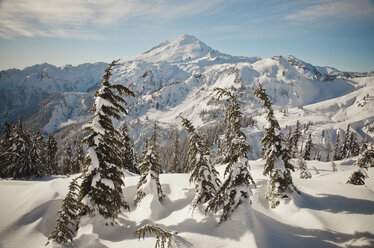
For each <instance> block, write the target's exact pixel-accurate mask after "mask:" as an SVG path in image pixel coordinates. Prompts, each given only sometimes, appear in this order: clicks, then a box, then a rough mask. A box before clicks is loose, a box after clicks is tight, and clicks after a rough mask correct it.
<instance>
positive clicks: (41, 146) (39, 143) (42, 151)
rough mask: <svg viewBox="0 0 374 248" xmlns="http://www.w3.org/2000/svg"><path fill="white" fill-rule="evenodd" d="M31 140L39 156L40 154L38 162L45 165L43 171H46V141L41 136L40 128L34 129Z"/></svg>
mask: <svg viewBox="0 0 374 248" xmlns="http://www.w3.org/2000/svg"><path fill="white" fill-rule="evenodd" d="M32 139H33V142H34V143H35V145H36V147H37V150H38V153H39V156H40V162H41V163H42V165H43V166H44V167H45V171H46V172H47V171H48V169H47V168H46V167H47V166H46V164H47V143H46V140H45V138H44V136H43V133H42V131H41V130H40V129H37V130H35V131H34V134H33V138H32Z"/></svg>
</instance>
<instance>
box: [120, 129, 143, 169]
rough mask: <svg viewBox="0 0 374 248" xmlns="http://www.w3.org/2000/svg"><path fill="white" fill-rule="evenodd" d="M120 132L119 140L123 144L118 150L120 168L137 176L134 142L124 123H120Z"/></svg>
mask: <svg viewBox="0 0 374 248" xmlns="http://www.w3.org/2000/svg"><path fill="white" fill-rule="evenodd" d="M120 130H121V137H120V140H121V142H122V144H123V148H122V149H121V150H120V157H121V160H122V167H123V168H124V169H126V170H128V171H131V172H133V173H136V174H139V170H138V168H137V165H136V157H135V150H134V142H133V141H132V139H131V138H130V133H129V128H128V126H127V125H126V123H125V122H123V123H122V125H121V128H120Z"/></svg>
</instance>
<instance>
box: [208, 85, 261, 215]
mask: <svg viewBox="0 0 374 248" xmlns="http://www.w3.org/2000/svg"><path fill="white" fill-rule="evenodd" d="M214 90H215V91H216V92H217V98H218V100H219V99H221V98H223V97H225V98H226V99H227V101H228V102H229V103H230V104H229V106H228V107H227V109H226V113H225V117H226V121H227V124H228V125H227V127H228V128H229V129H230V133H231V134H232V139H231V140H230V145H229V146H228V151H227V152H228V154H227V157H228V158H229V160H228V163H227V166H226V169H225V180H224V182H223V183H222V185H221V186H220V188H219V190H218V192H217V194H215V195H214V196H213V198H212V199H211V200H210V201H209V203H208V207H207V209H206V211H213V212H217V211H218V209H219V208H220V207H223V213H222V216H221V219H220V222H223V221H226V220H227V218H228V217H229V215H230V214H231V213H232V212H233V211H234V210H235V209H236V208H237V207H238V206H239V205H240V204H241V203H243V201H245V200H247V199H249V197H250V195H251V194H252V191H251V188H250V184H251V183H253V184H254V181H253V178H252V176H251V173H250V171H249V170H250V168H249V163H248V152H249V150H250V146H249V145H248V143H247V140H246V136H245V134H244V133H243V132H242V131H241V130H240V129H241V119H242V113H241V111H240V106H239V104H238V101H237V96H235V95H233V94H232V93H230V92H229V91H227V90H224V89H221V88H215V89H214Z"/></svg>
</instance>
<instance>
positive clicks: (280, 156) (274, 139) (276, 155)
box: [254, 84, 298, 208]
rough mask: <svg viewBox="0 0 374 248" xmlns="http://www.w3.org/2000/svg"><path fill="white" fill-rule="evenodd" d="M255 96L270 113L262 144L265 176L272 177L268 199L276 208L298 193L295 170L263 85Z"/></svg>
mask: <svg viewBox="0 0 374 248" xmlns="http://www.w3.org/2000/svg"><path fill="white" fill-rule="evenodd" d="M254 95H255V96H257V97H258V98H259V99H261V100H262V101H263V102H264V103H263V106H262V108H265V109H267V111H268V115H267V117H266V119H267V121H268V125H267V126H266V127H265V130H264V132H265V136H264V138H263V139H262V140H261V143H262V146H263V150H264V151H265V153H264V155H265V168H264V175H269V176H270V182H269V188H268V190H267V193H266V198H267V199H268V200H269V201H270V203H271V207H272V208H275V207H276V206H277V205H278V204H279V200H280V199H283V198H287V197H289V195H288V193H291V192H293V191H296V192H298V190H297V189H296V187H295V186H294V185H293V182H292V176H291V171H294V168H293V166H292V164H291V163H290V161H289V160H290V155H289V151H288V150H287V148H286V147H285V145H284V144H283V138H282V135H281V132H280V127H279V123H278V121H277V120H276V119H275V116H274V111H273V109H272V107H271V102H270V100H269V97H268V95H267V94H266V92H265V90H264V89H263V88H262V85H261V84H259V85H258V88H257V89H256V90H255V93H254Z"/></svg>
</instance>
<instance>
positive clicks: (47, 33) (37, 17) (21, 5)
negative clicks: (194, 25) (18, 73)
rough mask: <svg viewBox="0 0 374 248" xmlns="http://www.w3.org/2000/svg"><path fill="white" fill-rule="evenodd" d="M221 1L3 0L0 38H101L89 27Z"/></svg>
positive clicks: (182, 13)
mask: <svg viewBox="0 0 374 248" xmlns="http://www.w3.org/2000/svg"><path fill="white" fill-rule="evenodd" d="M222 1H223V0H217V1H205V0H190V1H181V0H178V1H175V0H174V1H173V0H158V1H157V0H152V1H149V0H142V1H139V0H122V1H121V0H106V1H101V0H91V1H86V0H54V1H48V0H17V1H13V0H2V1H1V2H0V37H1V38H7V39H11V38H14V37H22V36H26V37H35V36H44V37H72V38H76V37H85V38H87V39H92V38H100V37H99V35H97V34H95V33H94V31H85V30H89V28H88V27H91V30H92V27H99V28H100V27H101V28H103V27H107V26H110V25H113V24H117V23H118V22H126V21H129V20H130V19H132V18H139V19H144V20H156V19H157V20H170V19H176V18H183V17H186V16H193V15H196V14H200V13H202V12H205V11H207V10H210V9H213V8H214V7H216V6H217V5H218V4H220V3H221V2H222Z"/></svg>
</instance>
